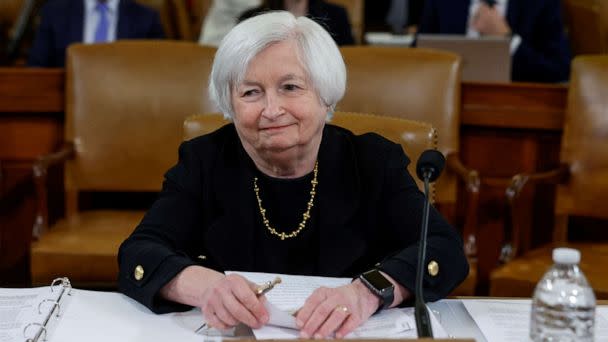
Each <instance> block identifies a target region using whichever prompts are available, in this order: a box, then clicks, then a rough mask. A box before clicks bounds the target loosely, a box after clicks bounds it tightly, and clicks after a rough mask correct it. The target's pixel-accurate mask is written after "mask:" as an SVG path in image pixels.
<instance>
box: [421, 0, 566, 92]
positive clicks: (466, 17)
mask: <svg viewBox="0 0 608 342" xmlns="http://www.w3.org/2000/svg"><path fill="white" fill-rule="evenodd" d="M560 6H561V4H560V1H558V0H536V1H529V0H426V2H425V6H424V9H423V12H422V17H421V19H420V25H419V27H418V32H419V33H437V34H466V35H467V36H469V37H480V36H503V37H510V38H511V56H512V57H511V58H512V62H511V64H512V65H511V79H512V80H513V81H521V82H563V81H567V80H568V77H569V73H570V59H571V57H570V49H569V47H568V42H567V40H566V36H565V34H564V25H563V22H562V17H561V13H560V12H561V11H560V8H561V7H560Z"/></svg>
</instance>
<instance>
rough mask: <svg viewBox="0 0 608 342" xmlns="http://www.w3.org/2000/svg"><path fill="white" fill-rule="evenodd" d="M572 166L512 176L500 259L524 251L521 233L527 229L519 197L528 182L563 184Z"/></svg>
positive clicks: (508, 259) (534, 183)
mask: <svg viewBox="0 0 608 342" xmlns="http://www.w3.org/2000/svg"><path fill="white" fill-rule="evenodd" d="M569 175H570V167H569V165H567V164H561V165H560V166H559V167H558V168H556V169H553V170H550V171H546V172H537V173H519V174H516V175H515V176H513V177H512V178H511V182H510V184H509V186H508V187H507V190H506V191H505V196H506V198H507V205H506V210H505V211H506V215H505V225H504V241H503V246H502V248H501V251H500V257H499V260H500V262H501V263H507V262H509V261H510V260H511V259H513V258H514V257H515V256H517V255H518V253H520V252H523V251H522V248H521V247H522V243H521V241H520V239H521V238H522V236H521V233H522V232H523V231H524V230H525V229H524V225H525V224H526V222H525V220H524V214H523V213H522V210H523V206H521V205H519V201H518V199H519V197H520V195H521V194H522V192H523V190H524V188H525V187H526V185H528V184H532V185H537V184H562V183H564V182H566V181H567V180H568V177H569Z"/></svg>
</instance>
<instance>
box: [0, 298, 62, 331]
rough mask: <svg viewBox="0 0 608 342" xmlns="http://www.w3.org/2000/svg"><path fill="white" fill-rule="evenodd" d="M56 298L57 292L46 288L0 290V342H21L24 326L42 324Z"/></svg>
mask: <svg viewBox="0 0 608 342" xmlns="http://www.w3.org/2000/svg"><path fill="white" fill-rule="evenodd" d="M58 296H59V292H58V291H55V292H51V290H50V287H48V286H46V287H37V288H31V289H6V288H0V342H13V341H15V342H16V341H20V342H21V341H23V340H24V339H25V338H24V336H23V329H24V328H25V327H26V325H28V324H30V323H42V322H43V321H44V319H45V318H46V317H47V315H48V313H49V311H50V310H52V309H53V307H54V301H56V300H57V298H58ZM47 299H49V300H48V301H47ZM39 306H40V313H39V312H38V307H39ZM33 330H35V329H33Z"/></svg>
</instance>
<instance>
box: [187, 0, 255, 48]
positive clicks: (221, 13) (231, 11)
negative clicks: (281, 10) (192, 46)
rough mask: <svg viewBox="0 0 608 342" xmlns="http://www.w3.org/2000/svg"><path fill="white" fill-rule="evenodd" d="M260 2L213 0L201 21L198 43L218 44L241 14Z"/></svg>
mask: <svg viewBox="0 0 608 342" xmlns="http://www.w3.org/2000/svg"><path fill="white" fill-rule="evenodd" d="M261 3H262V1H261V0H214V1H213V4H212V5H211V7H210V8H209V12H207V16H206V17H205V21H204V22H203V27H202V28H201V35H200V38H199V41H198V42H199V44H204V45H213V46H218V45H220V42H221V41H222V39H223V38H224V36H225V35H226V34H228V32H229V31H230V30H231V29H232V28H233V27H234V26H235V25H236V21H237V19H238V18H239V17H240V16H241V14H243V12H245V11H246V10H248V9H250V8H253V7H257V6H259V5H260V4H261Z"/></svg>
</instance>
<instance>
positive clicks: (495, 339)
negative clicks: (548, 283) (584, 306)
mask: <svg viewBox="0 0 608 342" xmlns="http://www.w3.org/2000/svg"><path fill="white" fill-rule="evenodd" d="M462 303H463V304H464V306H465V307H466V308H467V311H468V312H469V314H470V315H471V317H472V318H473V320H474V321H475V323H476V324H477V326H478V327H479V329H480V330H481V332H482V333H483V334H484V336H485V337H486V339H487V340H488V341H492V342H511V341H528V340H529V335H530V311H531V308H532V302H531V301H530V300H504V301H501V300H463V301H462ZM599 311H600V310H597V311H596V318H595V340H596V341H608V320H606V318H605V317H604V316H602V314H598V313H599Z"/></svg>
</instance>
